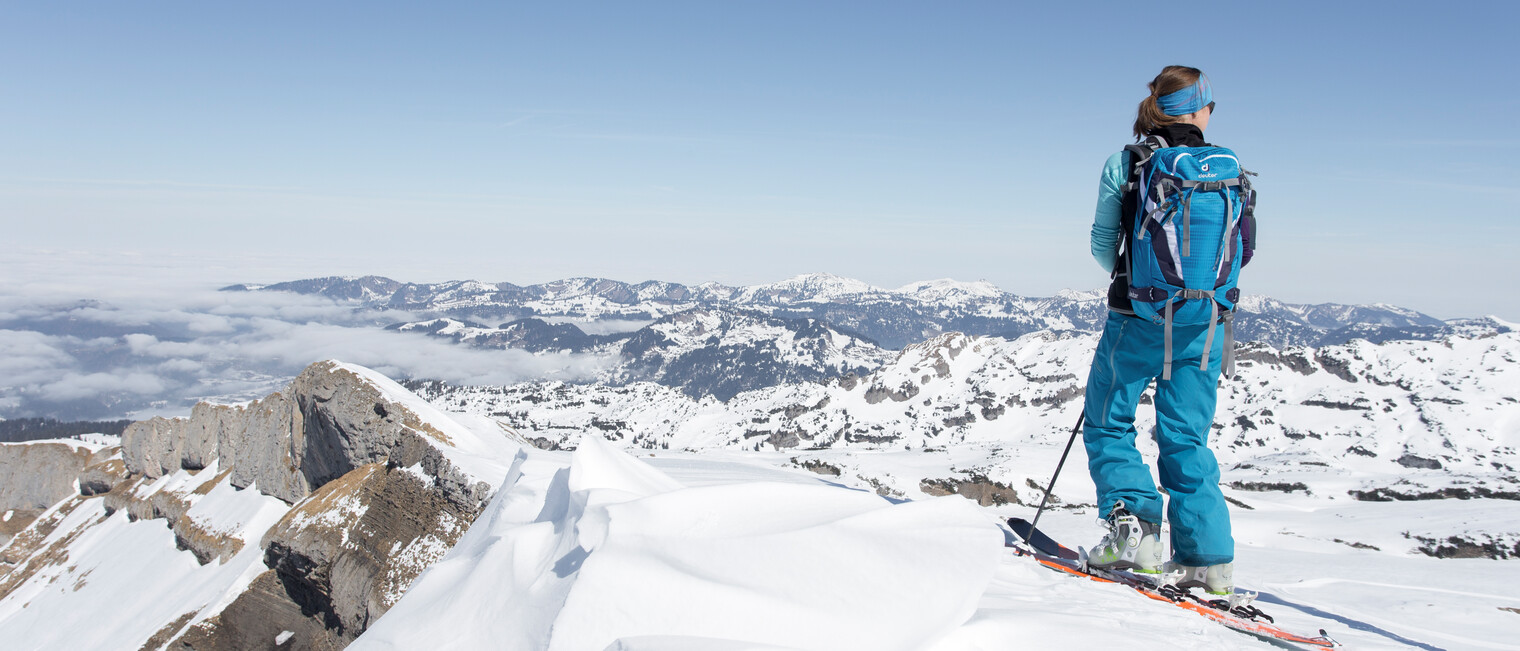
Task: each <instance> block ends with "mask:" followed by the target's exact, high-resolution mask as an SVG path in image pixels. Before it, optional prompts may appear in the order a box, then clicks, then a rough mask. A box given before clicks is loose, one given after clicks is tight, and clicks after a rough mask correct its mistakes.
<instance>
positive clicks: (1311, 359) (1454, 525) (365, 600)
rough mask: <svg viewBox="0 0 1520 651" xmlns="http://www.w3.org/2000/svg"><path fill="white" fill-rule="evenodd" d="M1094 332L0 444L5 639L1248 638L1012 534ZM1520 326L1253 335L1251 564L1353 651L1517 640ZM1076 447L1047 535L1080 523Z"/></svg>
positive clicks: (1252, 583)
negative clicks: (874, 361)
mask: <svg viewBox="0 0 1520 651" xmlns="http://www.w3.org/2000/svg"><path fill="white" fill-rule="evenodd" d="M1091 338H1092V335H1090V334H1084V333H1076V332H1069V331H1068V332H1047V333H1040V334H1034V335H1027V336H1025V337H1022V338H1019V339H1016V340H1013V341H1009V340H1005V339H1002V338H995V337H971V336H965V335H959V334H948V335H943V336H941V337H938V338H935V339H933V340H930V341H926V342H923V343H921V344H918V345H915V346H911V347H908V348H906V349H904V350H903V351H902V352H901V353H900V354H898V355H897V356H896V357H895V358H894V359H893V360H891V361H890V362H888V363H886V364H884V365H883V366H881V367H880V368H879V369H877V370H876V371H874V372H872V373H869V374H862V375H853V376H846V378H845V379H843V380H838V381H834V382H830V383H807V382H803V383H792V384H788V385H786V386H783V387H774V388H766V389H759V390H753V391H745V392H741V393H739V394H737V395H736V396H735V397H734V398H733V399H731V400H729V401H728V402H727V403H723V402H720V401H717V400H716V399H713V398H711V397H707V398H702V399H692V398H690V397H688V396H686V395H685V394H683V393H681V392H680V391H678V390H676V389H673V388H669V387H664V386H661V385H657V384H653V383H647V382H646V383H631V384H628V385H626V386H620V387H602V388H600V389H598V388H596V387H591V386H584V385H564V384H552V385H550V384H532V385H521V386H516V387H508V388H505V389H500V390H486V389H482V388H458V387H449V386H445V385H440V384H437V383H428V384H423V385H417V386H418V388H419V389H420V390H421V391H422V393H423V394H424V395H426V396H428V397H430V398H431V400H430V401H424V400H423V399H422V396H419V395H416V394H413V393H410V392H409V391H408V390H407V389H406V388H404V387H403V386H401V385H398V384H397V383H395V382H392V381H391V380H389V379H387V378H385V377H384V376H381V375H379V374H377V373H374V372H373V371H371V370H369V369H366V368H363V367H358V366H354V365H352V364H344V363H340V362H333V361H329V362H321V363H318V364H315V365H313V366H312V367H310V368H309V369H308V370H307V371H306V372H305V373H303V374H302V375H301V376H300V377H299V378H297V380H296V381H294V382H292V383H291V385H290V386H288V387H287V388H286V389H285V390H283V391H281V392H278V393H276V394H272V395H270V396H268V397H266V398H264V399H262V400H259V401H256V402H252V403H247V404H241V405H235V406H214V405H201V406H199V407H197V409H196V411H195V412H194V413H193V414H192V415H191V417H189V418H186V419H176V420H164V419H156V420H152V421H145V422H140V423H136V424H134V425H133V426H131V427H129V428H128V430H127V432H126V433H125V434H124V435H123V436H122V437H121V439H120V441H119V443H118V442H117V441H115V440H112V439H102V438H98V437H97V438H95V439H92V440H91V441H84V442H80V441H56V442H34V443H26V444H7V445H0V468H3V469H5V470H6V471H7V472H4V473H0V500H4V503H0V509H3V510H4V511H5V512H4V514H3V517H0V521H3V522H5V523H7V527H8V528H7V529H6V531H8V532H12V533H13V537H12V538H11V539H10V540H9V541H8V542H6V543H4V545H3V546H0V561H3V563H0V639H4V640H6V641H7V642H6V645H7V647H8V648H20V649H42V648H100V649H117V648H120V649H143V648H145V649H227V648H271V649H285V648H296V649H340V648H344V647H345V646H352V647H354V648H358V649H412V648H434V647H448V648H460V649H486V648H492V649H498V648H507V649H524V650H528V649H549V650H554V651H560V650H563V651H607V650H614V651H616V650H623V651H655V650H663V651H669V650H695V649H701V650H716V651H724V650H730V651H733V650H754V651H803V650H806V651H824V650H829V651H833V650H837V649H872V650H875V649H901V650H903V651H907V650H923V651H970V650H974V649H988V648H1004V647H1005V646H1006V645H1007V644H1009V643H1010V641H1012V640H1017V641H1019V643H1021V644H1030V645H1037V646H1042V647H1052V646H1054V647H1070V648H1094V647H1103V646H1112V645H1119V644H1124V645H1145V646H1164V647H1168V648H1173V647H1175V648H1199V649H1203V648H1207V649H1236V648H1242V649H1244V648H1260V647H1259V645H1260V642H1259V641H1258V640H1255V639H1253V638H1248V637H1243V636H1240V635H1238V634H1236V633H1233V632H1230V631H1227V630H1225V629H1224V628H1222V627H1219V626H1217V625H1214V624H1212V623H1210V622H1208V621H1206V620H1204V619H1202V618H1200V617H1198V616H1196V615H1194V614H1190V613H1187V612H1185V611H1183V610H1181V609H1177V608H1174V607H1172V606H1171V605H1169V604H1165V603H1158V602H1155V601H1152V600H1149V599H1145V598H1143V597H1140V596H1137V595H1135V594H1133V593H1130V592H1128V591H1127V590H1125V589H1120V588H1115V587H1114V586H1112V585H1103V584H1099V583H1095V582H1091V581H1084V580H1077V579H1073V578H1071V577H1065V576H1060V575H1057V574H1055V573H1052V572H1048V571H1046V570H1044V569H1043V568H1040V567H1039V566H1037V565H1034V564H1033V563H1031V562H1029V561H1028V560H1027V559H1023V558H1020V557H1018V556H1016V555H1014V554H1012V553H1009V552H1008V551H1007V550H1006V549H1005V548H1004V547H1003V544H1004V543H1005V541H1006V540H1007V539H1008V536H1011V534H1009V533H1007V532H1006V531H999V529H998V527H997V522H999V521H1000V520H1001V519H1002V518H1004V517H1006V516H1009V515H1022V516H1026V517H1027V516H1028V515H1029V514H1030V512H1031V511H1032V506H1030V504H1031V503H1032V502H1034V501H1035V500H1037V499H1038V497H1039V489H1040V486H1042V485H1043V483H1044V482H1045V481H1047V480H1048V473H1049V472H1050V471H1051V469H1052V468H1053V467H1054V465H1055V461H1056V458H1057V457H1058V456H1059V455H1060V451H1061V447H1062V445H1063V443H1064V441H1065V438H1066V430H1067V428H1069V427H1070V425H1071V422H1070V421H1072V420H1074V418H1075V415H1076V414H1077V413H1078V410H1079V408H1080V390H1079V387H1080V386H1081V381H1082V377H1081V376H1082V374H1083V373H1084V372H1085V366H1086V360H1085V358H1084V355H1083V354H1082V353H1083V351H1089V350H1091V345H1092V341H1091ZM1517 351H1520V335H1517V334H1516V333H1511V332H1507V333H1499V334H1493V333H1491V332H1484V333H1480V336H1475V337H1468V336H1461V335H1458V336H1452V337H1447V338H1443V339H1441V340H1438V341H1432V342H1407V341H1406V342H1391V343H1385V344H1381V345H1380V344H1372V343H1369V342H1356V343H1353V344H1350V345H1347V346H1336V347H1327V348H1320V349H1308V348H1290V349H1286V350H1277V349H1273V348H1270V347H1267V346H1263V345H1256V346H1252V347H1249V348H1247V349H1246V350H1245V351H1243V352H1245V355H1244V356H1243V357H1242V359H1241V361H1240V364H1241V367H1242V368H1241V371H1242V373H1241V377H1240V378H1239V379H1237V380H1235V381H1233V382H1231V383H1229V384H1228V385H1227V386H1228V387H1229V388H1228V390H1227V392H1226V394H1225V396H1224V400H1223V401H1222V405H1221V412H1220V413H1221V415H1222V416H1221V418H1220V419H1219V429H1218V430H1217V432H1216V440H1217V441H1218V442H1219V448H1220V452H1219V454H1220V457H1221V460H1222V462H1224V463H1226V464H1227V470H1226V473H1225V482H1226V486H1225V489H1226V494H1227V496H1229V498H1230V499H1231V501H1232V503H1234V505H1235V508H1234V509H1233V513H1232V521H1233V524H1234V531H1235V538H1236V541H1237V559H1236V566H1237V569H1236V577H1237V582H1238V584H1239V585H1240V587H1242V588H1243V589H1248V590H1253V591H1259V592H1260V597H1259V598H1258V600H1257V604H1258V605H1260V606H1261V607H1262V608H1263V609H1264V610H1267V611H1269V612H1270V613H1272V614H1273V616H1274V617H1276V618H1277V622H1278V624H1279V625H1282V626H1284V627H1285V628H1289V629H1293V630H1299V631H1305V632H1312V631H1315V630H1317V629H1321V628H1323V629H1326V631H1327V632H1328V633H1329V634H1330V635H1332V636H1333V637H1335V638H1337V639H1338V640H1340V641H1341V642H1343V643H1345V644H1347V645H1348V647H1354V648H1409V647H1415V648H1424V649H1429V648H1502V647H1503V646H1504V645H1506V644H1509V637H1510V633H1511V631H1512V630H1513V626H1514V622H1513V619H1514V617H1515V616H1516V614H1515V613H1516V611H1517V610H1520V598H1516V597H1515V596H1513V595H1512V590H1510V587H1511V586H1512V585H1513V584H1514V582H1516V581H1520V565H1517V564H1516V563H1517V561H1516V560H1514V558H1515V557H1517V556H1520V500H1517V499H1516V494H1515V493H1516V491H1515V488H1514V485H1515V476H1516V473H1515V467H1516V465H1515V464H1516V462H1517V461H1516V459H1515V456H1516V454H1517V452H1516V448H1517V447H1520V446H1517V443H1520V430H1517V429H1516V424H1517V423H1520V418H1517V416H1520V401H1517V399H1516V396H1515V391H1514V387H1515V386H1520V382H1517V380H1520V352H1517ZM512 424H516V425H517V428H514V427H513V426H512ZM1140 425H1141V427H1142V428H1148V427H1149V422H1145V421H1142V422H1141V423H1140ZM518 428H520V429H518ZM526 443H532V445H526ZM555 447H559V448H564V449H561V450H553V449H540V448H555ZM570 448H573V449H574V451H573V452H569V451H566V450H567V449H570ZM1150 452H1151V453H1152V454H1153V453H1154V451H1153V450H1151V451H1150ZM1073 454H1074V456H1073V459H1072V460H1071V462H1070V463H1069V464H1068V466H1069V468H1068V472H1067V473H1066V474H1064V475H1063V476H1062V477H1061V480H1060V482H1059V483H1058V484H1057V487H1056V491H1055V501H1056V509H1055V510H1054V511H1053V512H1051V513H1050V514H1049V515H1047V517H1046V518H1045V519H1044V520H1042V524H1041V526H1042V528H1045V529H1048V530H1049V531H1050V532H1051V533H1052V534H1054V535H1056V536H1057V537H1059V538H1060V539H1062V540H1065V541H1066V542H1068V543H1070V544H1079V543H1088V542H1090V541H1092V540H1096V539H1097V537H1098V535H1099V531H1098V529H1097V528H1096V527H1095V526H1093V525H1092V524H1091V522H1092V519H1093V518H1094V517H1095V516H1096V515H1097V513H1096V512H1095V509H1093V508H1092V506H1091V505H1090V502H1091V494H1092V487H1091V485H1090V483H1088V482H1087V480H1086V476H1085V473H1084V472H1082V471H1081V466H1082V465H1083V464H1082V463H1081V451H1080V446H1078V448H1077V449H1076V450H1074V452H1073ZM58 479H62V480H63V481H56V480H58ZM41 505H46V506H41ZM1506 559H1508V560H1506ZM1452 621H1461V622H1462V625H1461V626H1456V627H1454V626H1450V625H1449V622H1452ZM778 622H784V623H785V625H778V624H777V623H778Z"/></svg>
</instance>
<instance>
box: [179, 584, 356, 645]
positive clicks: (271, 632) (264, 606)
mask: <svg viewBox="0 0 1520 651" xmlns="http://www.w3.org/2000/svg"><path fill="white" fill-rule="evenodd" d="M285 631H291V632H292V633H293V635H291V636H290V638H289V641H287V642H286V643H285V644H283V645H280V646H279V647H278V648H279V649H280V651H285V650H286V649H296V650H299V651H336V650H337V649H342V648H343V647H345V646H348V643H349V642H350V641H351V640H350V639H345V638H344V637H343V636H341V635H338V634H336V633H334V632H333V631H330V630H328V628H327V627H326V626H324V625H323V623H322V620H321V618H320V617H318V616H316V615H314V614H310V613H304V612H302V610H301V607H300V606H299V605H297V604H296V603H295V602H294V601H292V600H291V598H290V595H288V594H286V592H285V586H284V584H282V583H280V579H279V577H278V576H277V575H276V574H275V572H274V570H270V571H268V572H264V573H263V574H260V575H259V576H258V578H256V579H254V580H253V584H252V585H250V586H248V589H247V590H244V591H243V594H241V595H238V598H237V599H236V600H234V601H233V602H232V603H231V604H228V606H227V607H226V608H225V609H223V610H222V612H221V613H220V614H218V615H216V616H215V617H212V618H210V619H207V620H206V621H203V622H201V623H199V624H196V625H195V626H192V627H191V628H190V630H189V631H188V632H186V633H185V634H184V635H183V636H181V637H180V638H179V640H177V641H175V642H174V644H173V645H172V646H171V647H170V648H172V649H176V650H177V651H189V650H191V649H194V650H195V651H246V650H248V649H268V648H275V647H274V640H275V638H276V637H278V636H279V635H280V634H282V633H284V632H285Z"/></svg>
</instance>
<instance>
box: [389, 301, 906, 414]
mask: <svg viewBox="0 0 1520 651" xmlns="http://www.w3.org/2000/svg"><path fill="white" fill-rule="evenodd" d="M391 329H394V330H399V331H402V332H422V333H426V334H429V335H433V336H436V337H445V338H449V339H451V340H453V341H455V342H458V343H462V344H467V345H471V346H479V347H487V348H515V349H522V350H528V351H531V352H534V353H539V354H546V355H555V354H571V353H587V354H592V355H594V356H597V357H599V358H603V359H606V360H608V363H607V364H606V367H605V368H604V369H603V370H602V371H601V372H599V373H597V375H596V377H595V378H594V379H595V380H596V381H597V382H598V383H600V384H604V385H613V386H619V385H624V384H628V383H630V382H640V381H648V382H656V383H659V384H662V385H664V386H668V387H674V388H677V389H680V390H681V391H682V392H684V393H686V394H687V395H690V396H693V397H701V396H714V397H716V398H718V399H719V400H727V399H729V398H731V397H733V396H734V395H735V394H737V393H739V392H740V391H747V390H750V389H758V388H762V387H771V386H778V385H782V384H787V383H793V382H818V381H823V380H827V379H830V378H835V377H840V376H843V375H846V374H849V373H865V372H867V371H869V370H871V369H874V368H876V367H877V366H880V365H881V363H882V362H883V361H885V360H886V359H888V358H889V357H890V356H891V353H890V352H889V351H886V350H883V349H882V348H881V347H879V346H877V345H876V344H875V342H872V341H869V340H867V339H865V338H863V337H861V336H859V335H855V334H852V333H847V332H842V331H840V330H839V329H837V328H833V327H830V326H829V325H828V324H826V323H824V322H822V321H818V320H815V319H783V318H779V317H774V316H770V315H767V314H765V313H763V312H758V311H750V310H734V309H709V308H694V309H691V310H687V311H684V312H677V313H675V314H671V315H668V316H664V317H661V318H659V319H657V320H655V321H654V322H653V323H650V324H649V325H646V326H644V327H642V328H640V329H638V330H636V331H633V332H622V333H616V334H608V335H589V334H586V333H585V332H584V331H582V330H581V329H580V328H577V327H576V326H575V325H574V324H573V323H548V322H545V321H544V320H542V319H539V318H526V319H518V320H516V321H511V322H508V323H503V324H501V325H500V326H498V327H494V328H493V327H489V326H485V325H481V324H478V323H469V322H464V321H459V320H455V319H450V318H438V319H432V320H428V321H420V322H413V323H402V324H397V325H394V326H391Z"/></svg>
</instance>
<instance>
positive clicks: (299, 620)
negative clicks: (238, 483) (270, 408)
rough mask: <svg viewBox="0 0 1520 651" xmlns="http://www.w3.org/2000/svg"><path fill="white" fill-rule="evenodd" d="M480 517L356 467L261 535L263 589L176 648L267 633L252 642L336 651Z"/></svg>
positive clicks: (421, 487)
mask: <svg viewBox="0 0 1520 651" xmlns="http://www.w3.org/2000/svg"><path fill="white" fill-rule="evenodd" d="M478 514H479V509H474V510H464V509H461V508H460V507H459V506H458V505H457V504H455V503H454V502H452V501H450V500H448V499H445V498H444V497H443V496H442V495H440V493H439V492H438V491H437V490H435V488H434V485H433V483H432V482H431V481H430V480H429V479H427V478H424V477H421V476H419V475H418V474H416V473H415V472H414V471H413V470H412V469H403V468H396V467H394V466H390V467H388V466H386V465H384V464H366V465H364V466H361V467H359V468H357V469H355V470H353V471H352V472H350V473H348V474H346V475H344V476H342V477H340V478H338V479H336V480H334V481H330V482H327V483H326V484H324V485H323V486H322V487H321V488H319V489H317V491H316V492H314V493H312V494H311V496H310V497H309V498H308V499H306V500H304V501H302V502H301V503H300V504H297V505H296V507H295V508H293V509H291V510H290V512H289V513H287V514H286V515H285V517H284V518H282V519H281V520H280V522H279V523H278V524H276V525H275V526H274V527H273V528H271V529H270V530H269V532H268V533H267V534H265V537H264V541H263V544H264V548H265V564H266V565H268V566H269V567H270V568H272V570H273V571H272V572H269V573H266V574H265V575H264V576H262V577H260V582H262V583H263V584H264V585H261V586H256V588H255V589H250V590H249V591H247V592H245V593H243V595H241V596H239V597H238V599H237V600H236V601H235V602H234V603H233V605H232V606H229V607H228V608H227V610H225V611H224V612H223V613H222V614H221V615H219V616H218V617H216V618H213V620H212V621H211V622H210V623H208V624H207V625H205V626H201V627H199V628H198V629H197V630H195V631H193V632H192V633H193V634H187V635H186V636H185V641H184V642H183V644H184V648H194V649H230V648H243V647H242V646H238V645H237V641H238V640H242V639H247V637H246V636H248V635H250V634H251V633H253V632H256V633H257V635H259V636H262V635H263V634H264V631H265V629H268V638H260V637H255V638H253V639H273V636H274V635H277V634H279V633H280V631H281V630H291V631H296V636H297V637H303V636H304V638H305V639H307V640H314V641H316V643H315V645H314V646H310V647H305V648H342V647H343V646H345V645H347V644H348V643H349V642H351V641H352V640H353V639H354V638H356V637H358V636H359V634H360V633H363V632H364V630H365V629H367V628H368V627H369V625H370V623H372V622H373V621H374V620H375V619H376V618H378V617H380V615H382V614H384V613H385V611H386V610H389V609H390V607H391V606H393V605H395V603H396V601H398V600H399V599H400V598H401V595H402V594H403V593H404V592H405V591H406V588H407V587H408V586H410V585H411V583H412V580H413V579H416V578H417V575H418V574H420V573H421V572H422V570H424V569H426V568H427V567H428V566H430V565H432V564H433V563H435V562H437V561H438V560H439V559H440V558H442V557H443V555H444V554H445V553H446V552H447V551H448V550H449V549H450V548H452V547H453V545H454V543H455V542H456V541H457V540H458V538H459V536H461V535H463V534H464V531H465V529H467V528H468V527H469V525H470V523H471V522H473V521H474V520H475V517H476V516H477V515H478ZM271 621H273V622H283V623H281V624H279V625H278V626H277V627H270V626H269V625H268V624H267V622H271ZM280 627H283V628H280ZM297 648H302V647H297Z"/></svg>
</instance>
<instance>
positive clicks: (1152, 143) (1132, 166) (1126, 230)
mask: <svg viewBox="0 0 1520 651" xmlns="http://www.w3.org/2000/svg"><path fill="white" fill-rule="evenodd" d="M1164 147H1166V141H1165V140H1164V139H1162V138H1161V137H1160V136H1155V135H1152V136H1146V138H1145V140H1143V141H1141V142H1140V143H1139V144H1134V145H1125V146H1124V151H1126V152H1129V169H1128V170H1126V172H1125V177H1124V185H1123V186H1121V188H1120V189H1121V190H1123V199H1122V201H1121V203H1120V208H1119V225H1120V228H1119V234H1120V237H1119V241H1120V243H1121V256H1120V257H1121V260H1120V263H1121V264H1119V265H1117V266H1115V267H1114V271H1115V272H1116V273H1117V272H1118V270H1119V267H1125V270H1126V271H1128V267H1127V266H1126V265H1124V264H1122V263H1123V262H1125V260H1123V258H1124V257H1125V256H1124V255H1123V254H1124V253H1128V250H1129V243H1128V239H1129V236H1130V233H1131V231H1133V230H1134V227H1135V211H1136V210H1138V209H1139V206H1140V193H1139V190H1140V172H1141V170H1144V169H1145V165H1146V164H1147V163H1149V162H1150V160H1151V156H1152V155H1154V154H1155V153H1156V150H1158V149H1161V148H1164Z"/></svg>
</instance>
